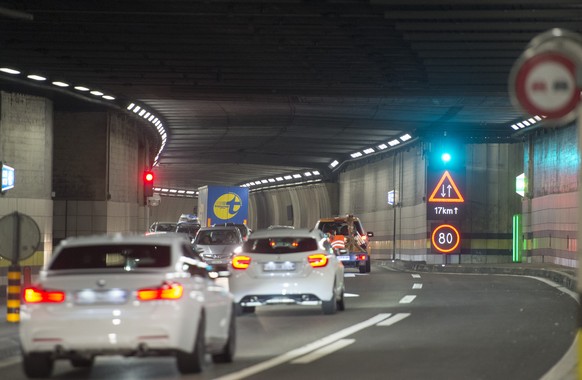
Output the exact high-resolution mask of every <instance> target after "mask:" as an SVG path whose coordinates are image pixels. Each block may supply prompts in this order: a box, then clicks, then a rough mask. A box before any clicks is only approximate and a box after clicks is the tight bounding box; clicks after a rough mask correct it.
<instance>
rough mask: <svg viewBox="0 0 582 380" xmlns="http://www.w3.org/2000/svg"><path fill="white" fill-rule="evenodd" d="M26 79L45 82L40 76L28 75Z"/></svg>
mask: <svg viewBox="0 0 582 380" xmlns="http://www.w3.org/2000/svg"><path fill="white" fill-rule="evenodd" d="M27 78H28V79H32V80H37V81H43V80H46V78H45V77H43V76H40V75H36V74H30V75H28V76H27Z"/></svg>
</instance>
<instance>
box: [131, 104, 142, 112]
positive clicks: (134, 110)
mask: <svg viewBox="0 0 582 380" xmlns="http://www.w3.org/2000/svg"><path fill="white" fill-rule="evenodd" d="M140 109H141V107H140V106H135V108H134V109H133V113H138V112H139V110H140Z"/></svg>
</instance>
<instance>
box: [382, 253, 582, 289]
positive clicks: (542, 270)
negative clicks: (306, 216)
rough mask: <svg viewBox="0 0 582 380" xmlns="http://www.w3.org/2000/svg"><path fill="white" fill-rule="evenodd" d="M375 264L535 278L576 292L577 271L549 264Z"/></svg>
mask: <svg viewBox="0 0 582 380" xmlns="http://www.w3.org/2000/svg"><path fill="white" fill-rule="evenodd" d="M375 263H377V264H379V265H381V266H385V267H391V268H394V269H398V270H401V271H405V272H437V273H468V274H469V273H480V274H508V275H520V276H534V277H541V278H546V279H548V280H551V281H553V282H555V283H557V284H560V285H561V286H563V287H565V288H567V289H570V290H572V291H574V292H575V291H576V282H577V280H576V269H574V268H569V267H560V266H558V265H548V264H524V263H517V264H497V265H495V264H472V265H464V264H460V265H459V264H446V265H440V264H427V263H426V262H424V261H401V260H396V261H392V260H376V261H375Z"/></svg>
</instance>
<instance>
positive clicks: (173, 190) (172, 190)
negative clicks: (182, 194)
mask: <svg viewBox="0 0 582 380" xmlns="http://www.w3.org/2000/svg"><path fill="white" fill-rule="evenodd" d="M177 192H178V190H176V189H170V193H177Z"/></svg>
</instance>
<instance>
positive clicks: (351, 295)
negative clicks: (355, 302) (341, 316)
mask: <svg viewBox="0 0 582 380" xmlns="http://www.w3.org/2000/svg"><path fill="white" fill-rule="evenodd" d="M359 296H360V295H359V294H355V293H344V297H346V298H354V297H359Z"/></svg>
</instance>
